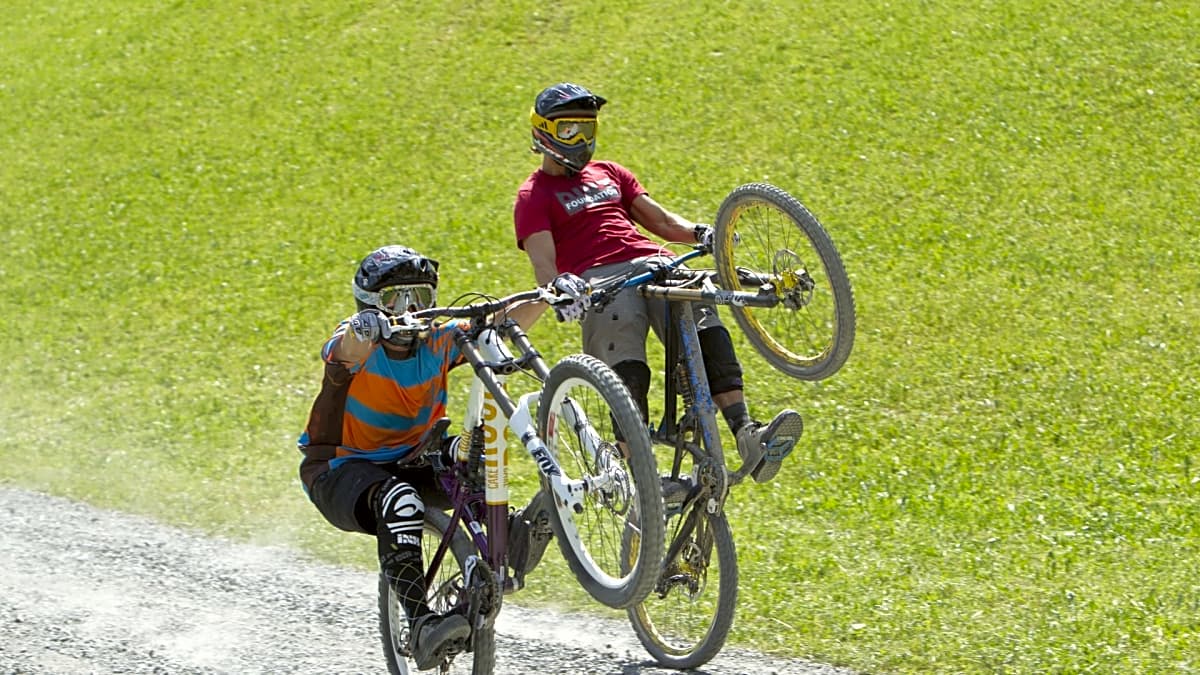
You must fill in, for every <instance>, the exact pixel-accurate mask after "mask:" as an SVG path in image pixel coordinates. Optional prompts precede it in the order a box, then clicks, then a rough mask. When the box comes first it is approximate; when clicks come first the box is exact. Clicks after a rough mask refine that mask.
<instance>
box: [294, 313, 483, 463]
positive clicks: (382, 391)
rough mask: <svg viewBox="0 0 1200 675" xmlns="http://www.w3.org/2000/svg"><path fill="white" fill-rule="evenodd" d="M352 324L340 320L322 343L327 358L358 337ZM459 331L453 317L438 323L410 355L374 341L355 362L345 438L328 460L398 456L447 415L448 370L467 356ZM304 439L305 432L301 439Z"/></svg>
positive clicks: (345, 416)
mask: <svg viewBox="0 0 1200 675" xmlns="http://www.w3.org/2000/svg"><path fill="white" fill-rule="evenodd" d="M348 325H349V321H348V320H347V321H343V322H342V323H341V324H339V325H338V328H337V330H336V331H334V334H333V336H332V337H331V338H329V340H328V341H326V343H325V346H324V347H323V348H322V349H321V358H322V359H324V360H325V361H326V362H332V354H333V348H334V346H335V345H336V344H337V343H338V341H339V340H342V339H353V338H352V337H350V333H349V330H348ZM454 333H455V324H453V323H447V324H440V325H437V324H435V325H433V326H431V328H430V332H429V337H428V338H426V339H425V340H421V341H419V342H418V343H417V347H416V351H415V352H414V353H413V354H412V355H411V356H409V357H408V358H405V359H393V358H390V357H389V356H388V354H387V350H385V349H384V348H383V347H382V346H380V345H375V346H373V347H372V348H371V350H370V352H368V354H367V356H366V358H364V359H363V361H362V362H361V363H357V364H353V365H352V366H351V367H350V372H351V373H353V374H354V377H353V379H352V380H351V382H350V389H349V392H348V394H347V396H346V407H345V410H344V411H343V414H342V444H341V445H339V446H338V448H337V453H336V455H335V457H334V458H333V459H332V460H330V462H329V468H330V469H336V468H337V467H338V466H340V465H341V464H343V463H344V462H346V461H350V460H355V459H365V460H368V461H372V462H380V463H384V462H392V461H396V460H398V459H400V458H402V457H404V456H405V455H406V454H408V453H409V452H410V451H412V449H413V448H414V447H415V446H416V445H417V443H418V442H419V441H420V440H421V436H422V434H424V433H425V431H426V430H427V429H429V427H430V426H432V425H433V423H434V422H435V421H437V420H438V419H440V418H442V417H445V416H446V399H447V397H446V385H447V379H448V375H449V373H450V370H451V369H453V368H455V367H456V366H459V365H462V364H463V363H464V362H465V359H463V357H462V354H461V352H460V350H459V348H458V345H457V344H456V343H455V341H454ZM305 435H307V433H306V434H305ZM304 442H305V441H304V439H303V438H301V445H303V444H304Z"/></svg>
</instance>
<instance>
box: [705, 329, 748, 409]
mask: <svg viewBox="0 0 1200 675" xmlns="http://www.w3.org/2000/svg"><path fill="white" fill-rule="evenodd" d="M699 336H700V350H701V351H702V352H703V353H704V373H705V375H707V376H708V387H709V388H710V389H712V393H714V394H724V393H725V392H727V391H735V390H740V389H742V387H743V382H742V364H740V363H738V360H737V355H736V354H734V352H733V340H732V339H731V338H730V337H729V331H728V330H726V329H725V327H724V326H713V327H712V328H706V329H704V330H702V331H700V333H699Z"/></svg>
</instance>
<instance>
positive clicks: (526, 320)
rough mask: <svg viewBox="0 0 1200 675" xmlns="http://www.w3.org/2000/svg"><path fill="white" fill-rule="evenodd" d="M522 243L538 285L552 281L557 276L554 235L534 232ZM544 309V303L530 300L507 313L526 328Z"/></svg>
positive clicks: (546, 232)
mask: <svg viewBox="0 0 1200 675" xmlns="http://www.w3.org/2000/svg"><path fill="white" fill-rule="evenodd" d="M524 244H525V253H526V254H527V255H528V256H529V263H530V264H531V265H533V277H534V279H536V280H537V284H538V286H545V285H546V284H548V283H550V282H551V281H554V277H556V276H558V267H557V266H556V265H555V263H554V261H555V257H556V256H557V253H556V251H555V249H554V235H552V234H550V233H549V232H548V231H542V232H535V233H533V234H531V235H529V236H528V237H526V238H525V241H524ZM545 311H546V303H544V302H530V303H526V304H523V305H518V306H517V307H513V308H512V309H511V310H509V313H508V315H509V317H511V318H512V319H515V320H516V322H517V323H518V324H520V326H521V328H526V329H527V328H529V327H530V326H532V325H533V324H534V322H536V321H537V320H538V318H539V317H541V316H542V312H545Z"/></svg>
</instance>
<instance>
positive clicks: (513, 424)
mask: <svg viewBox="0 0 1200 675" xmlns="http://www.w3.org/2000/svg"><path fill="white" fill-rule="evenodd" d="M507 330H508V334H509V337H510V338H511V339H512V340H513V341H514V343H515V344H516V345H517V346H518V347H519V348H520V349H521V350H522V352H523V353H533V350H532V347H531V346H530V343H529V340H528V339H527V338H526V337H525V335H524V333H523V332H522V331H520V329H519V328H513V327H512V326H510V327H509V328H508V329H507ZM459 344H460V347H461V348H462V352H463V354H464V356H465V357H466V358H467V361H469V362H470V363H471V365H472V366H473V367H474V369H475V378H474V379H473V380H472V383H471V393H470V397H469V399H468V403H467V416H466V418H464V424H465V425H466V428H467V429H474V428H476V427H482V429H483V434H484V439H483V440H484V449H485V455H484V457H485V460H484V461H485V465H484V476H485V484H484V491H485V492H484V494H485V500H486V502H487V527H488V537H487V542H486V543H487V544H488V546H487V548H486V549H483V547H480V548H481V549H483V550H486V551H487V558H488V562H489V563H490V564H492V566H493V569H497V570H500V569H504V559H505V556H506V555H507V553H508V542H507V539H508V536H507V533H508V499H509V490H508V459H509V456H508V452H507V442H506V440H505V436H504V433H503V430H504V428H505V426H507V427H508V428H509V429H511V430H512V432H513V434H514V435H515V436H516V437H517V438H518V439H520V442H521V444H522V445H523V446H524V447H525V450H526V452H528V453H529V456H530V457H531V458H532V459H533V461H534V464H535V465H536V466H537V467H538V471H539V473H541V474H542V475H543V476H544V477H545V479H546V481H547V483H549V486H550V489H551V491H552V492H553V493H554V497H555V500H554V501H555V505H556V507H557V508H558V509H559V510H560V511H562V512H563V513H571V514H573V513H579V512H581V511H582V510H583V495H584V494H586V493H587V492H591V491H594V490H597V489H601V488H605V487H608V483H609V482H610V480H611V476H609V475H608V474H607V473H602V474H601V475H599V476H588V477H586V478H584V479H582V480H567V479H566V478H564V476H563V472H562V467H561V466H560V465H559V463H558V459H557V458H555V457H554V455H553V454H552V453H551V452H550V450H549V447H548V446H547V444H546V441H545V440H544V439H542V438H540V437H539V436H538V433H537V427H536V424H535V422H534V418H533V414H532V412H531V411H532V410H533V408H534V405H535V404H536V403H537V401H538V398H539V397H540V396H541V393H540V392H531V393H528V394H525V395H523V396H521V397H520V398H519V399H517V400H516V401H514V400H513V398H512V396H511V395H509V393H508V390H507V389H506V388H505V380H506V379H507V375H506V372H511V371H510V370H509V369H510V368H512V369H515V368H516V366H515V365H513V364H514V363H515V360H514V358H513V355H512V352H511V351H509V349H508V347H507V346H506V345H505V344H504V342H503V340H501V338H500V333H499V331H498V330H497V329H495V328H486V329H484V330H482V331H481V332H480V333H479V335H478V336H477V337H476V338H474V339H473V340H467V339H463V340H461V341H460V343H459ZM535 356H536V354H535ZM533 368H534V370H535V371H536V372H538V373H539V374H541V375H542V376H543V378H544V375H545V374H546V373H548V370H547V369H546V367H545V364H544V363H543V362H542V361H541V359H540V357H536V358H534V360H533ZM563 407H564V417H565V418H566V421H567V422H568V423H569V424H571V425H572V426H573V427H574V428H576V429H584V428H587V429H590V426H589V425H587V420H586V418H585V417H584V414H583V411H582V410H580V409H579V408H578V406H576V405H575V404H574V403H573V402H571V401H567V402H565V405H564V406H563ZM583 442H584V447H585V449H586V450H587V451H588V452H589V453H591V454H592V456H593V457H595V456H596V455H597V454H598V451H599V448H600V445H601V443H602V440H601V439H600V438H598V437H595V436H594V435H585V437H584V439H583ZM457 510H458V509H456V511H457ZM564 521H565V522H566V523H573V522H574V521H573V519H570V518H567V519H564ZM476 527H477V525H476ZM566 530H567V531H566V532H565V536H567V537H575V538H578V533H577V532H576V531H575V530H574V528H573V527H570V526H567V527H566ZM472 535H473V536H475V537H476V539H477V540H481V539H482V537H480V536H478V533H475V532H473V533H472Z"/></svg>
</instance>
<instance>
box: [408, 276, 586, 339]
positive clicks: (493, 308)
mask: <svg viewBox="0 0 1200 675" xmlns="http://www.w3.org/2000/svg"><path fill="white" fill-rule="evenodd" d="M484 297H486V296H484ZM531 300H537V301H541V302H545V303H546V304H549V305H554V304H557V303H560V302H564V300H563V298H561V297H560V296H558V295H557V294H556V293H555V292H554V291H553V290H552V289H551V288H550V287H548V286H538V287H537V288H534V289H532V290H528V291H521V292H519V293H513V294H511V295H506V296H504V297H501V298H494V299H491V300H487V301H484V302H474V303H470V304H467V305H458V306H453V305H451V306H446V307H430V308H428V309H422V310H418V311H415V312H405V313H404V314H399V315H396V316H389V317H388V324H389V325H390V326H391V328H392V329H393V330H406V329H407V330H412V329H418V328H422V327H425V326H426V325H427V324H428V323H429V322H430V321H431V320H433V319H435V318H438V317H446V318H450V319H474V320H477V321H484V320H486V319H487V318H488V317H489V316H492V315H494V314H496V313H497V312H499V311H500V310H502V309H505V308H507V307H511V306H512V305H515V304H518V303H521V302H528V301H531ZM568 301H569V300H568Z"/></svg>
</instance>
